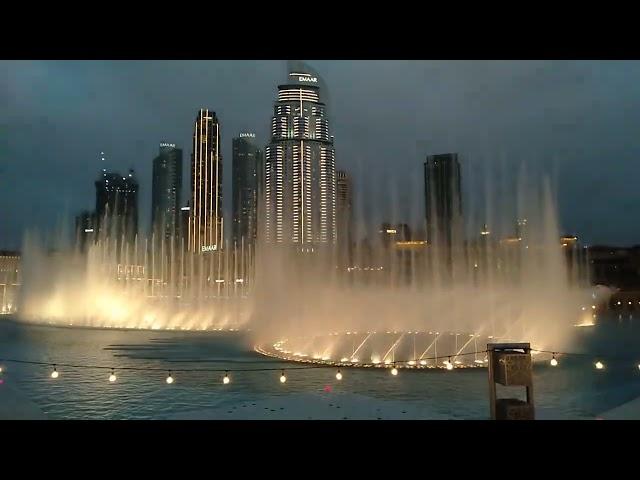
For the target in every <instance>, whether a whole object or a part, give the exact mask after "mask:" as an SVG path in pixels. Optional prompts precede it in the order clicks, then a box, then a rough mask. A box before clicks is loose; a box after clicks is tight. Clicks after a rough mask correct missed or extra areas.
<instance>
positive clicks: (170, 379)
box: [167, 373, 173, 385]
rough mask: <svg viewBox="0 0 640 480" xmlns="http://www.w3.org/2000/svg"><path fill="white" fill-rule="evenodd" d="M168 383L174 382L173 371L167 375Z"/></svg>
mask: <svg viewBox="0 0 640 480" xmlns="http://www.w3.org/2000/svg"><path fill="white" fill-rule="evenodd" d="M167 383H168V384H169V385H171V384H172V383H173V377H172V376H171V373H169V376H168V377H167Z"/></svg>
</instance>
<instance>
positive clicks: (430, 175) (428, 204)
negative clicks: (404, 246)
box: [424, 153, 462, 248]
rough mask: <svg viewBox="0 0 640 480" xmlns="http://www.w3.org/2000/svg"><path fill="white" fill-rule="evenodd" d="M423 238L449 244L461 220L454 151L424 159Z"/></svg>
mask: <svg viewBox="0 0 640 480" xmlns="http://www.w3.org/2000/svg"><path fill="white" fill-rule="evenodd" d="M424 187H425V215H426V224H427V241H428V242H429V243H430V244H434V245H440V246H443V247H447V248H450V247H451V245H452V243H453V242H454V240H456V237H457V235H458V232H459V230H460V227H461V220H462V193H461V191H462V189H461V175H460V163H459V161H458V154H457V153H444V154H440V155H431V156H428V157H427V161H426V162H425V163H424Z"/></svg>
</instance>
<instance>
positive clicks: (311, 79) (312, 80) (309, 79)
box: [298, 77, 318, 83]
mask: <svg viewBox="0 0 640 480" xmlns="http://www.w3.org/2000/svg"><path fill="white" fill-rule="evenodd" d="M298 81H299V82H310V83H318V79H317V78H316V77H298Z"/></svg>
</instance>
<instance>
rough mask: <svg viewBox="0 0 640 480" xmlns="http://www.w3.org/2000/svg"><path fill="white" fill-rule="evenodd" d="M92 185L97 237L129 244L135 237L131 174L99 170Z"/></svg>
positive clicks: (134, 192)
mask: <svg viewBox="0 0 640 480" xmlns="http://www.w3.org/2000/svg"><path fill="white" fill-rule="evenodd" d="M95 185H96V211H95V213H96V217H97V225H96V226H97V228H98V232H99V235H100V236H101V237H103V238H106V237H115V238H116V239H118V241H120V240H121V239H123V238H124V240H125V241H126V242H129V243H131V242H133V240H134V239H135V236H136V235H137V234H138V182H137V181H136V179H135V176H134V174H133V170H129V173H128V174H127V175H126V176H122V175H120V174H119V173H117V172H108V171H106V170H105V169H103V171H102V176H101V178H99V179H98V180H96V182H95ZM94 228H95V227H94Z"/></svg>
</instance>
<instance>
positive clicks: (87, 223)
mask: <svg viewBox="0 0 640 480" xmlns="http://www.w3.org/2000/svg"><path fill="white" fill-rule="evenodd" d="M96 220H97V219H96V215H95V213H94V212H90V211H88V210H85V211H83V212H80V214H78V215H77V216H76V235H75V238H76V243H77V246H78V248H79V249H80V251H81V252H84V251H86V249H87V247H89V246H90V245H91V244H92V243H94V242H95V239H96V234H97V233H98V222H97V221H96Z"/></svg>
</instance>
